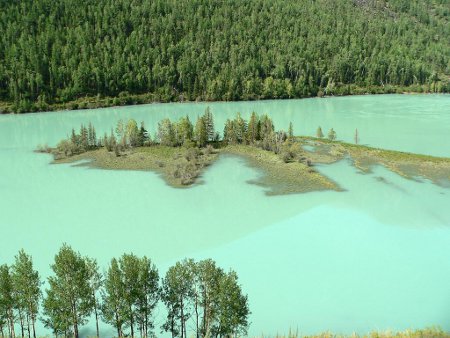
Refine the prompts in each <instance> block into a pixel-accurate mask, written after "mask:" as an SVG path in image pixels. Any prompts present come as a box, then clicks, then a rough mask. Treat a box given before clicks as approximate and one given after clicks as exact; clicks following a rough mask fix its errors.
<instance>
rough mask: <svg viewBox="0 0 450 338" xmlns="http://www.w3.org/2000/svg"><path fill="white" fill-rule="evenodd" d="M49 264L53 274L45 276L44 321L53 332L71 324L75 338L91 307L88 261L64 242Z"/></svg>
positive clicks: (64, 329) (64, 328)
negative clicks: (46, 287) (46, 286)
mask: <svg viewBox="0 0 450 338" xmlns="http://www.w3.org/2000/svg"><path fill="white" fill-rule="evenodd" d="M51 267H52V270H53V272H54V274H55V275H54V276H50V277H48V284H49V289H47V290H46V293H47V296H46V298H45V299H44V303H43V306H44V315H45V316H46V317H47V319H45V320H44V324H45V325H46V326H47V327H51V328H52V329H53V330H54V331H56V332H61V331H60V330H61V329H62V330H63V331H64V332H66V331H67V330H68V327H67V324H68V323H70V325H71V326H72V334H73V335H74V337H75V338H78V337H79V326H80V325H84V324H85V323H86V322H87V318H88V317H89V315H90V314H91V312H92V308H93V305H92V303H93V300H92V297H91V288H90V285H89V277H90V271H89V268H88V264H87V261H86V259H85V258H83V257H81V255H80V254H79V253H77V252H75V251H74V250H73V249H72V248H71V247H70V246H68V245H67V244H64V245H63V246H62V247H61V249H60V250H59V252H58V254H57V255H56V256H55V263H54V264H53V265H52V266H51ZM61 325H62V327H61Z"/></svg>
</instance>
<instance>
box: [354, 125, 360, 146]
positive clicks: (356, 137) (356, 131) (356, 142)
mask: <svg viewBox="0 0 450 338" xmlns="http://www.w3.org/2000/svg"><path fill="white" fill-rule="evenodd" d="M358 143H359V133H358V128H357V129H355V144H358Z"/></svg>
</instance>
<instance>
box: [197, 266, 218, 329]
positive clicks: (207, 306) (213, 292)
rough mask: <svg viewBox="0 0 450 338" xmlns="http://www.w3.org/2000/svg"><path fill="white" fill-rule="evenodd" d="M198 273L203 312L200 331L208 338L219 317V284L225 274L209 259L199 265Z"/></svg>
mask: <svg viewBox="0 0 450 338" xmlns="http://www.w3.org/2000/svg"><path fill="white" fill-rule="evenodd" d="M197 273H198V279H199V284H200V302H199V303H200V307H201V308H202V312H203V318H202V325H201V330H200V331H201V334H202V336H203V337H205V336H206V337H208V336H210V335H212V333H213V325H214V322H215V320H216V319H217V316H218V298H219V293H220V288H219V282H220V280H221V278H222V277H223V275H224V272H223V270H222V269H220V268H219V267H217V266H216V263H215V262H214V261H213V260H211V259H207V260H203V261H200V262H199V263H198V270H197Z"/></svg>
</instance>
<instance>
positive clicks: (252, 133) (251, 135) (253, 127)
mask: <svg viewBox="0 0 450 338" xmlns="http://www.w3.org/2000/svg"><path fill="white" fill-rule="evenodd" d="M259 128H260V124H259V118H258V115H256V113H255V112H252V115H251V116H250V121H249V122H248V129H247V141H248V143H250V144H253V143H254V142H255V141H257V140H259V139H260V135H259Z"/></svg>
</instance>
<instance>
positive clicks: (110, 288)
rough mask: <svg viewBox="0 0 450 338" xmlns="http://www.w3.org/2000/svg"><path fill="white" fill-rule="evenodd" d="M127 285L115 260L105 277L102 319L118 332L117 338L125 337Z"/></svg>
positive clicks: (112, 261)
mask: <svg viewBox="0 0 450 338" xmlns="http://www.w3.org/2000/svg"><path fill="white" fill-rule="evenodd" d="M124 295H125V284H124V280H123V274H122V271H121V269H120V267H119V262H118V261H117V259H115V258H113V259H112V260H111V264H110V266H109V268H108V271H107V273H106V276H105V283H104V290H103V292H102V300H103V302H102V311H101V312H102V318H103V321H104V322H105V323H108V324H111V325H112V326H114V327H115V328H116V330H117V337H123V336H124V333H123V326H124V324H125V320H126V315H127V311H128V308H127V303H126V301H125V296H124Z"/></svg>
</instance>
